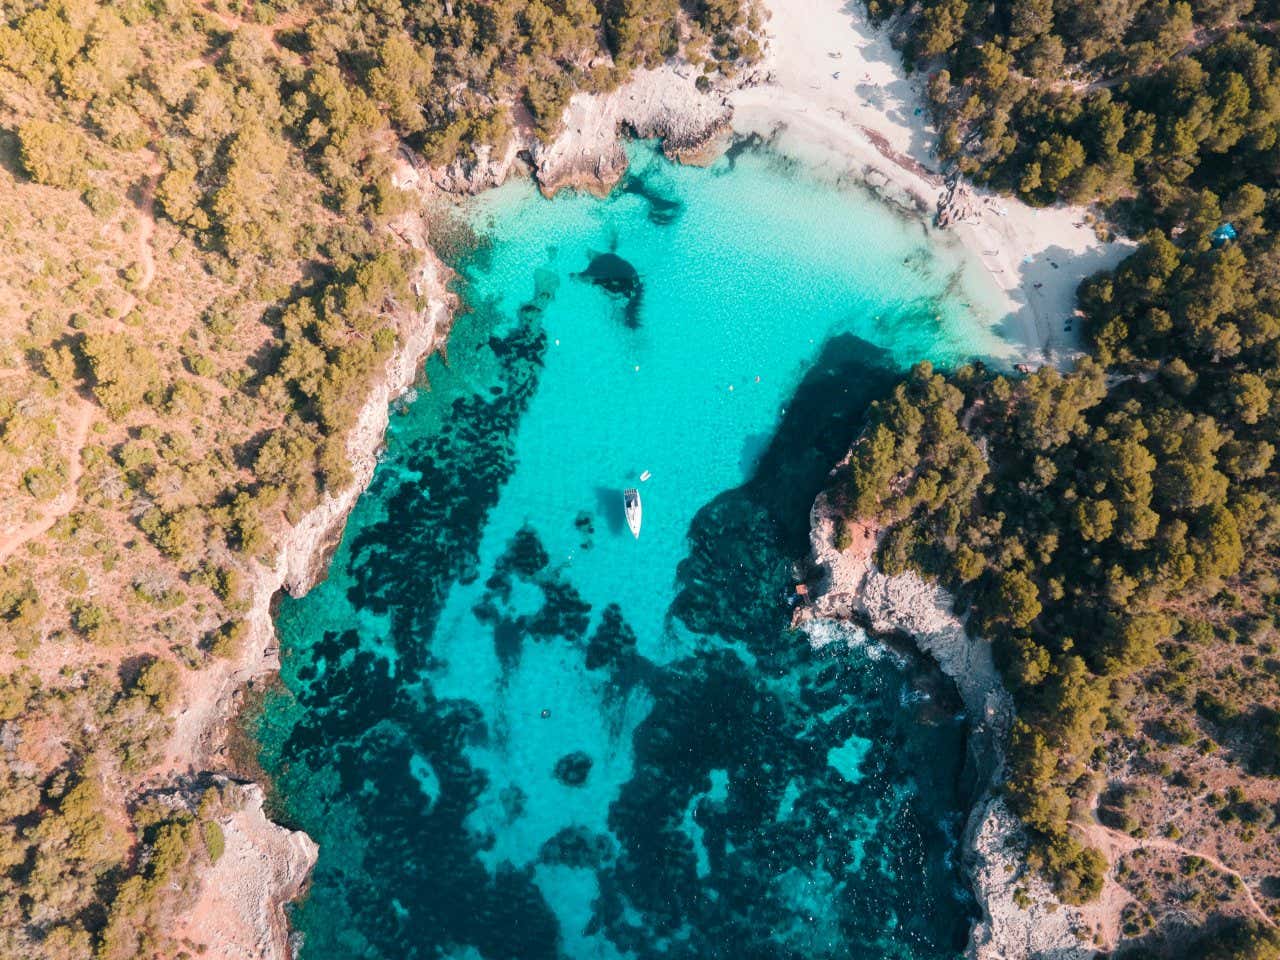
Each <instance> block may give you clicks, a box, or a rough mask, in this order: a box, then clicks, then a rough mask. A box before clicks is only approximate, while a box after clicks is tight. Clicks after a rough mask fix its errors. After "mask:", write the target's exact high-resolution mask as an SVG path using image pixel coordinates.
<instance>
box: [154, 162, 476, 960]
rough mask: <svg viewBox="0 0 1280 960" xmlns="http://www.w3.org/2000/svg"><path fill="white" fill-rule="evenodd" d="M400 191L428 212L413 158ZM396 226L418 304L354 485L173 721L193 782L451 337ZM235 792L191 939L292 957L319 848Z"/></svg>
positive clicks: (269, 570) (413, 239) (274, 669)
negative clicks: (285, 606) (298, 914)
mask: <svg viewBox="0 0 1280 960" xmlns="http://www.w3.org/2000/svg"><path fill="white" fill-rule="evenodd" d="M396 185H397V186H399V187H400V188H402V189H405V190H409V191H413V192H418V193H420V194H421V195H422V196H423V201H424V206H425V203H426V200H427V198H428V196H429V195H430V194H431V192H432V191H433V188H432V186H431V185H430V183H429V182H428V181H427V180H426V179H425V178H424V177H423V176H422V174H421V173H420V172H419V170H418V169H417V168H416V167H415V166H414V165H413V163H412V162H411V160H410V159H409V158H408V157H403V158H402V160H401V162H400V163H399V164H398V167H397V171H396ZM391 229H392V230H393V232H395V233H396V234H397V235H398V236H399V237H400V239H401V240H402V241H403V242H404V243H405V245H406V246H408V247H409V248H410V249H412V250H414V251H415V252H416V253H417V254H418V257H419V261H418V267H417V270H416V271H415V273H414V274H413V275H412V276H411V278H410V283H411V289H412V290H413V293H414V294H415V295H416V297H417V298H418V304H414V305H404V306H403V307H402V309H401V310H400V311H399V312H398V315H397V318H396V319H397V322H398V326H399V337H398V339H397V347H396V349H395V351H394V353H393V354H392V355H391V357H390V358H389V359H388V361H387V365H386V368H385V370H384V372H383V375H382V376H381V377H380V378H379V379H378V381H377V382H376V383H375V384H374V386H373V388H372V389H371V390H370V392H369V395H368V397H367V398H366V400H365V403H364V405H363V406H362V407H361V409H360V413H359V415H358V417H357V419H356V425H355V428H354V429H353V430H352V432H351V434H350V436H349V437H348V438H347V454H348V457H349V460H350V463H351V470H352V476H353V482H352V483H351V484H350V485H349V486H348V487H347V488H346V489H344V490H342V491H341V492H339V493H338V494H337V495H336V496H326V497H325V499H324V501H323V502H322V503H321V504H320V505H319V506H317V507H316V508H314V509H313V510H311V511H310V512H309V513H307V514H305V515H304V516H303V517H302V518H301V519H300V520H299V521H298V522H297V523H296V524H294V525H293V526H292V527H290V528H289V529H288V530H287V531H286V532H285V533H284V534H283V536H282V537H281V539H280V542H279V549H278V552H277V554H276V559H275V562H274V563H273V564H272V565H270V566H267V565H265V564H259V565H258V566H257V569H256V571H255V574H254V577H253V580H252V584H251V600H250V607H249V611H248V613H247V614H246V616H245V622H246V623H247V625H248V628H249V629H248V639H247V640H246V642H245V644H244V652H243V653H242V655H241V656H240V658H239V659H238V660H236V661H234V662H231V663H227V664H215V665H213V666H211V667H209V668H208V672H209V674H210V675H209V676H207V677H205V678H204V680H203V683H202V684H201V685H200V686H199V687H198V688H197V689H196V690H195V691H194V696H193V697H192V698H191V702H189V703H188V705H187V707H186V709H184V710H183V712H182V714H181V715H180V716H179V717H178V719H177V722H176V724H175V731H174V735H173V737H172V739H171V742H170V746H169V751H168V754H169V760H170V764H171V769H175V770H182V769H184V768H185V770H186V772H187V774H188V775H189V776H193V777H195V778H196V779H203V778H204V777H205V776H207V771H225V770H229V769H234V766H235V764H234V760H233V759H232V758H231V757H230V756H229V754H228V749H227V737H228V733H229V730H230V727H231V724H232V722H233V721H234V718H235V717H237V715H238V714H239V712H240V709H241V707H242V704H243V699H244V695H245V693H246V691H248V690H249V689H251V688H252V687H253V686H254V685H255V684H256V683H258V682H260V681H262V680H265V679H268V678H273V677H275V676H276V674H277V673H278V672H279V669H280V657H279V646H278V642H277V638H276V634H275V623H274V620H273V615H272V614H273V605H274V601H275V598H276V597H277V596H278V595H279V593H280V592H281V591H282V590H283V591H286V592H287V593H289V594H290V595H291V596H295V597H298V596H302V595H303V594H305V593H306V592H307V591H308V590H310V589H311V587H313V586H314V585H315V584H316V583H318V582H319V581H320V580H322V579H323V578H324V575H325V571H326V570H327V568H328V563H329V559H330V557H331V556H332V554H333V551H334V549H336V547H337V545H338V542H339V541H340V540H341V538H342V531H343V528H344V526H345V524H346V520H347V517H348V515H349V514H350V513H351V510H352V508H353V507H354V506H355V503H356V500H357V499H358V498H359V496H360V494H361V493H363V492H364V490H365V489H366V488H367V487H368V485H369V482H370V480H371V479H372V478H373V472H374V468H375V467H376V465H377V461H378V451H379V449H380V448H381V446H382V443H383V439H384V436H385V434H386V429H387V423H388V420H389V416H390V409H391V404H392V403H393V402H394V401H395V400H396V399H397V398H398V397H399V396H401V395H402V394H403V393H404V392H405V391H406V390H408V389H409V388H410V387H411V386H412V385H413V383H414V380H415V378H416V377H417V373H418V369H419V367H420V365H421V363H422V361H423V359H424V358H425V357H426V356H427V354H429V353H430V352H431V351H432V350H433V349H435V348H436V347H437V346H439V345H440V344H442V343H443V342H444V338H445V337H446V335H447V333H448V329H449V323H450V320H451V318H452V313H453V309H454V306H455V303H454V301H455V297H454V295H453V294H452V293H450V292H449V291H448V290H447V289H446V286H445V285H446V283H447V281H448V274H449V271H448V268H447V267H445V266H444V264H443V263H442V262H441V261H440V260H439V258H438V257H437V256H436V254H435V252H434V251H433V250H432V249H431V246H430V244H429V238H428V231H427V219H426V214H425V211H422V210H420V211H415V212H410V213H407V214H404V215H402V216H401V217H399V218H397V219H396V220H395V221H394V222H393V223H392V224H391ZM235 789H236V790H238V791H239V792H240V793H241V794H243V797H242V800H243V803H242V804H241V805H240V809H239V810H238V811H237V812H236V813H234V814H233V815H232V816H231V817H229V818H225V822H223V831H224V834H226V836H227V854H226V855H225V856H224V858H223V859H221V860H219V861H218V863H216V864H215V865H214V866H213V867H212V868H211V869H209V870H208V871H206V873H205V875H204V876H202V877H201V878H200V881H201V882H200V890H199V892H198V894H197V897H196V902H195V903H194V904H193V906H192V909H191V911H190V913H191V915H193V916H200V917H201V918H202V920H203V922H202V923H201V924H200V925H199V926H198V927H195V926H193V927H192V928H191V929H190V931H189V937H190V938H191V939H192V940H194V941H195V942H203V943H204V945H205V946H206V952H205V953H204V954H203V955H204V956H206V957H216V958H226V960H232V958H242V957H244V958H248V957H253V958H262V960H287V958H289V957H291V956H292V954H293V950H292V947H291V945H290V942H289V930H288V923H287V920H286V917H285V912H284V908H285V905H286V904H288V903H289V902H291V901H292V900H294V899H296V898H297V897H298V896H300V895H301V893H302V892H303V891H304V889H305V886H306V883H307V880H308V878H309V875H310V872H311V869H312V867H313V866H314V865H315V861H316V857H317V854H318V848H317V847H316V844H315V842H314V841H312V840H311V838H310V837H309V836H307V835H306V834H305V833H303V832H302V831H294V830H288V829H286V828H284V827H281V826H279V825H277V824H275V823H272V822H271V821H270V820H269V819H268V818H267V816H266V814H265V813H264V811H263V792H262V788H261V787H260V786H259V785H257V784H236V785H235Z"/></svg>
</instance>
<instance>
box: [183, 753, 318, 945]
mask: <svg viewBox="0 0 1280 960" xmlns="http://www.w3.org/2000/svg"><path fill="white" fill-rule="evenodd" d="M212 783H213V784H214V785H217V786H218V788H219V792H220V793H221V794H222V798H223V800H222V803H223V806H224V807H227V808H229V812H227V813H224V814H223V815H221V816H219V817H218V818H217V819H216V820H215V821H213V822H215V823H217V825H218V831H219V835H220V837H221V851H220V852H219V853H218V855H217V857H216V858H215V859H214V861H213V864H212V865H211V866H210V867H208V868H206V869H205V871H204V872H203V874H202V876H201V883H200V890H199V892H198V893H197V896H196V899H195V902H194V903H192V904H191V906H190V908H189V909H187V910H185V911H184V912H183V915H182V919H181V921H180V925H181V928H182V931H183V933H184V935H185V936H186V938H188V939H192V940H195V941H197V942H200V943H205V944H208V945H209V948H210V949H209V950H208V951H207V952H205V953H204V954H203V956H216V957H225V958H227V960H260V958H267V957H281V958H284V957H290V956H291V955H292V953H293V951H292V948H291V944H290V935H289V921H288V917H287V916H286V914H285V909H284V908H285V905H286V904H288V903H289V902H290V901H292V900H294V899H295V898H296V897H298V896H299V895H300V894H301V893H302V891H303V890H304V889H305V888H306V885H307V882H308V879H309V878H310V876H311V869H312V867H314V866H315V863H316V857H317V856H318V855H319V847H318V846H317V845H316V842H315V841H314V840H312V839H311V838H310V837H309V836H307V835H306V834H305V833H304V832H302V831H301V830H289V829H287V828H285V827H282V826H280V825H278V824H276V823H273V822H271V820H270V819H268V817H267V815H266V812H265V811H264V810H263V800H264V797H263V792H262V787H260V786H259V785H258V784H256V783H234V782H232V781H230V780H228V779H227V778H225V777H214V778H212Z"/></svg>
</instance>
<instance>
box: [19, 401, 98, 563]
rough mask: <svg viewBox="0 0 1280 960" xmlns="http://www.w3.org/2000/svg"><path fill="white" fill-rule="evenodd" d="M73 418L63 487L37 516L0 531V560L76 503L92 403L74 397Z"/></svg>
mask: <svg viewBox="0 0 1280 960" xmlns="http://www.w3.org/2000/svg"><path fill="white" fill-rule="evenodd" d="M76 404H77V410H76V416H75V420H74V421H73V422H72V425H71V466H70V467H69V468H68V470H67V488H66V489H65V490H63V491H62V493H60V494H58V496H57V497H56V498H55V499H54V500H53V501H52V502H50V503H49V504H48V505H47V506H46V507H45V508H44V509H43V510H42V511H41V515H40V517H39V519H37V520H32V521H31V522H30V523H27V524H23V525H22V526H21V527H19V528H18V529H16V530H13V531H10V532H9V533H6V534H4V535H0V561H3V560H6V559H8V558H9V556H11V555H12V554H13V552H14V551H15V550H17V549H18V548H19V547H21V546H22V545H23V544H24V543H26V542H27V541H29V540H32V539H34V538H36V537H38V536H40V534H42V533H44V532H45V531H46V530H48V529H49V528H50V527H52V526H53V525H54V523H55V522H56V521H57V520H58V519H59V518H60V517H63V516H66V515H67V514H68V513H70V512H71V508H72V507H74V506H75V504H76V485H77V484H78V483H79V482H80V471H81V460H80V454H81V452H82V451H83V450H84V445H85V443H86V441H87V440H88V439H89V427H90V425H91V424H92V423H93V414H94V406H93V404H92V403H90V402H89V401H88V400H83V399H80V400H77V401H76Z"/></svg>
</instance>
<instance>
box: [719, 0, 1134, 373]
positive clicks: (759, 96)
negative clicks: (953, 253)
mask: <svg viewBox="0 0 1280 960" xmlns="http://www.w3.org/2000/svg"><path fill="white" fill-rule="evenodd" d="M767 2H768V6H769V9H770V11H771V18H770V19H769V21H768V23H767V25H766V29H765V33H766V37H767V41H768V43H767V48H766V57H765V61H764V63H763V64H762V65H761V68H760V72H761V73H763V74H766V75H767V76H768V80H767V82H765V83H762V84H759V85H755V86H747V87H744V88H743V89H740V90H737V91H735V92H733V93H732V94H731V95H730V102H731V103H732V105H733V108H734V121H733V125H734V128H735V129H736V130H737V131H738V132H740V133H749V132H755V133H760V134H762V135H765V136H769V135H772V134H775V133H777V138H776V140H775V142H776V144H777V145H778V146H779V147H780V148H781V149H783V150H786V151H788V152H792V153H795V154H804V155H806V159H808V160H810V161H811V162H817V163H819V164H820V165H826V166H829V167H831V168H832V169H833V172H835V173H837V174H841V173H852V174H855V175H858V176H860V177H861V178H862V179H865V180H867V181H868V182H870V183H871V184H873V185H882V186H881V187H880V192H882V193H888V194H898V195H900V196H903V197H904V198H905V197H907V196H909V197H911V198H912V199H913V200H914V201H915V203H916V205H918V206H925V207H926V208H927V211H928V213H927V217H928V218H929V220H930V221H932V216H933V212H934V208H935V205H936V202H937V198H938V196H939V194H940V193H941V190H942V186H941V178H940V177H939V176H938V174H937V171H938V169H939V164H938V161H937V159H936V157H935V156H934V146H935V144H936V142H937V135H936V132H935V131H934V129H933V127H932V125H931V123H930V121H929V110H928V107H927V105H926V100H925V96H924V77H923V76H920V77H918V78H914V77H913V78H911V79H908V78H907V76H906V73H905V71H904V70H903V67H902V60H901V58H900V57H899V56H898V54H897V53H896V52H895V51H894V50H893V48H892V46H891V45H890V43H889V40H888V38H887V37H886V36H885V35H884V34H883V33H881V32H880V31H877V30H875V29H874V28H873V27H872V26H871V24H870V23H869V22H868V20H867V17H866V11H865V9H864V7H863V5H862V2H861V0H845V2H842V0H767ZM876 137H878V138H881V140H882V143H881V145H880V146H877V144H876V143H875V142H874V139H873V138H876ZM980 199H982V201H983V213H982V214H981V222H979V223H973V224H969V223H966V224H961V225H959V226H958V227H953V228H952V229H950V230H948V231H935V234H937V235H939V237H938V238H939V239H940V240H944V238H946V237H947V236H950V237H951V238H953V240H952V242H955V241H958V242H959V243H960V244H962V245H963V248H964V251H963V254H964V258H965V259H966V260H967V261H968V263H969V264H970V269H969V270H967V271H966V287H967V288H968V289H969V291H970V293H971V294H972V295H974V296H976V297H977V298H978V299H979V300H980V301H981V302H983V303H984V304H988V305H989V306H990V309H991V311H992V313H993V316H997V317H1002V318H1003V319H1002V320H1001V326H1000V332H1001V333H1002V334H1004V335H1005V336H1006V338H1008V339H1009V340H1014V341H1018V342H1020V343H1021V344H1023V345H1024V348H1025V353H1024V355H1023V357H1022V358H1023V359H1026V360H1028V361H1031V362H1039V361H1042V360H1048V361H1052V362H1057V363H1064V364H1065V363H1069V362H1070V361H1071V360H1073V359H1074V358H1075V357H1076V356H1078V355H1079V353H1080V332H1081V329H1080V323H1079V322H1078V321H1077V322H1075V323H1074V324H1073V325H1072V326H1073V329H1072V330H1071V331H1070V332H1067V331H1065V330H1064V326H1065V324H1064V321H1065V320H1066V319H1067V318H1070V317H1072V315H1073V312H1074V309H1075V293H1076V288H1077V287H1078V286H1079V284H1080V282H1081V281H1082V280H1083V279H1085V278H1086V277H1088V276H1089V275H1091V274H1093V273H1096V272H1097V271H1099V270H1102V269H1106V268H1109V267H1112V266H1114V265H1115V264H1117V263H1118V262H1119V261H1120V260H1122V259H1123V258H1124V257H1125V256H1127V255H1128V254H1129V252H1130V251H1131V250H1132V249H1133V245H1132V244H1131V243H1127V242H1116V243H1102V242H1101V241H1099V240H1098V239H1097V237H1096V236H1095V235H1094V232H1093V230H1092V229H1091V228H1090V227H1089V226H1088V225H1087V224H1085V223H1084V217H1085V211H1084V210H1083V209H1082V208H1078V207H1065V206H1059V207H1052V208H1044V209H1035V208H1032V207H1029V206H1027V205H1026V204H1024V203H1021V202H1019V201H1017V200H1014V199H1010V198H1007V197H1001V196H995V195H991V196H990V197H986V196H985V195H981V194H980ZM997 211H999V212H997ZM1002 213H1003V215H1002ZM944 242H945V241H944ZM1055 264H1056V266H1055Z"/></svg>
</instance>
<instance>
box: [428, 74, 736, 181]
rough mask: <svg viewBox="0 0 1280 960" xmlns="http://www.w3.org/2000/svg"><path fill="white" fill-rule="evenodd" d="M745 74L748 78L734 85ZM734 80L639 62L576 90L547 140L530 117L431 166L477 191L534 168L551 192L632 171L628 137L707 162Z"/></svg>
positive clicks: (719, 142)
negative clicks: (606, 82) (500, 139)
mask: <svg viewBox="0 0 1280 960" xmlns="http://www.w3.org/2000/svg"><path fill="white" fill-rule="evenodd" d="M742 82H746V78H743V80H740V81H739V83H735V84H733V85H732V86H733V87H737V86H738V85H739V84H740V83H742ZM729 89H730V88H729V87H727V86H725V85H724V84H721V85H720V86H710V87H708V88H707V90H705V91H699V90H698V88H697V85H696V83H695V79H694V75H693V69H692V68H691V67H687V66H675V65H671V64H667V65H664V66H661V67H658V68H656V69H652V70H638V71H636V73H635V75H634V76H633V77H632V78H631V79H630V80H628V81H627V82H626V83H624V84H622V85H621V86H620V87H618V88H617V89H616V90H613V91H611V92H610V93H606V94H586V93H578V94H575V95H574V96H573V97H572V99H570V101H569V106H568V107H567V108H566V110H565V114H564V121H563V122H564V129H563V131H562V132H561V134H560V135H559V136H557V137H556V138H555V139H554V140H551V141H549V142H546V141H543V140H541V139H539V138H538V136H537V134H536V133H535V131H534V129H533V127H532V125H531V124H530V123H529V122H528V119H527V117H526V118H524V120H523V122H521V123H519V124H518V126H517V131H516V134H515V135H514V136H513V137H512V138H511V142H510V143H509V144H508V145H507V147H506V149H505V150H503V151H501V152H497V151H494V150H492V149H490V148H483V147H482V148H481V149H480V151H479V152H478V155H477V157H476V159H474V160H471V161H461V160H459V161H456V162H454V163H452V164H450V165H449V166H447V167H444V168H440V169H438V170H434V171H432V176H433V179H434V181H435V184H436V186H437V187H439V188H440V189H441V190H444V191H446V192H448V193H455V194H473V193H479V192H480V191H482V190H487V189H489V188H491V187H496V186H498V185H500V184H502V183H504V182H505V181H506V180H507V179H508V178H510V177H511V176H513V175H517V174H528V175H530V176H531V177H532V178H533V180H534V182H535V183H537V185H538V188H539V189H540V190H541V191H542V193H543V194H544V195H545V196H548V197H550V196H554V195H555V194H556V193H557V192H559V191H560V190H564V189H576V190H584V191H586V192H588V193H592V194H595V195H596V196H601V197H603V196H606V195H607V194H608V193H609V192H610V191H611V190H612V189H613V187H614V186H615V185H616V184H617V183H618V181H620V180H621V179H622V177H623V176H624V175H625V174H626V171H627V152H626V137H627V136H628V135H629V136H632V137H638V138H641V139H646V140H648V139H656V140H660V141H661V142H662V149H663V152H664V153H665V154H666V155H667V157H668V158H670V159H672V160H677V161H679V162H681V163H693V164H705V163H709V162H711V161H712V160H714V159H715V158H716V157H717V156H719V155H720V152H721V149H722V147H723V144H724V142H725V140H726V138H727V136H728V135H729V133H730V129H731V128H730V121H731V119H732V117H733V108H732V107H731V105H730V103H729V98H728V92H729Z"/></svg>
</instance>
